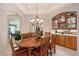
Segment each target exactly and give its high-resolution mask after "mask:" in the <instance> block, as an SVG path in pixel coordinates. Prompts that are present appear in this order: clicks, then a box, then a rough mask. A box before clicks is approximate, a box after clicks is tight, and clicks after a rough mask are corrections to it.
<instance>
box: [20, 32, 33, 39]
mask: <svg viewBox="0 0 79 59" xmlns="http://www.w3.org/2000/svg"><path fill="white" fill-rule="evenodd" d="M33 34H34V33H33V32H29V33H23V34H21V39H23V38H28V37H33Z"/></svg>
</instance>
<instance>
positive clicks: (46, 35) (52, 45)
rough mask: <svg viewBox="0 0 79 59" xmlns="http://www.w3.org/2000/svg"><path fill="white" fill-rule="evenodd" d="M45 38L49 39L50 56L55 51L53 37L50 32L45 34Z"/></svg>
mask: <svg viewBox="0 0 79 59" xmlns="http://www.w3.org/2000/svg"><path fill="white" fill-rule="evenodd" d="M45 37H49V39H50V43H49V53H48V54H49V55H52V53H56V49H55V37H54V36H53V35H52V34H51V33H50V32H45Z"/></svg>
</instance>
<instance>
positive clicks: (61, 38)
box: [53, 35, 77, 50]
mask: <svg viewBox="0 0 79 59" xmlns="http://www.w3.org/2000/svg"><path fill="white" fill-rule="evenodd" d="M53 36H55V40H56V44H57V45H61V46H64V47H67V48H70V49H73V50H77V37H75V36H65V35H53Z"/></svg>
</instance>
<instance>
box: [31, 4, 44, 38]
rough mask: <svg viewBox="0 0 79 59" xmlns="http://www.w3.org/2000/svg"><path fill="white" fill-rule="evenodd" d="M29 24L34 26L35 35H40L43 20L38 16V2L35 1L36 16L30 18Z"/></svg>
mask: <svg viewBox="0 0 79 59" xmlns="http://www.w3.org/2000/svg"><path fill="white" fill-rule="evenodd" d="M30 22H31V24H32V25H33V27H34V32H35V35H37V36H38V37H40V36H41V35H42V34H43V33H42V32H43V30H41V29H42V28H41V27H43V20H42V19H40V18H39V16H38V4H37V3H36V16H35V18H33V19H31V20H30Z"/></svg>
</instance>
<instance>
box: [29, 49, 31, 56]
mask: <svg viewBox="0 0 79 59" xmlns="http://www.w3.org/2000/svg"><path fill="white" fill-rule="evenodd" d="M28 56H31V48H28Z"/></svg>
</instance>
